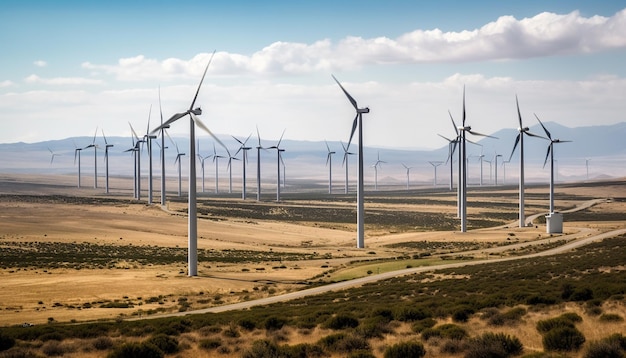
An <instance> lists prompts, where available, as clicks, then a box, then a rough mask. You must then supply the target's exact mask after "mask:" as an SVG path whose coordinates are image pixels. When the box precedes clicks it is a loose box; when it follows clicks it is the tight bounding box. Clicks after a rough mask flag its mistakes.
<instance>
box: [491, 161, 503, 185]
mask: <svg viewBox="0 0 626 358" xmlns="http://www.w3.org/2000/svg"><path fill="white" fill-rule="evenodd" d="M500 157H502V154H497V153H496V155H494V156H493V160H494V162H495V163H494V171H495V179H496V181H495V186H498V158H500Z"/></svg>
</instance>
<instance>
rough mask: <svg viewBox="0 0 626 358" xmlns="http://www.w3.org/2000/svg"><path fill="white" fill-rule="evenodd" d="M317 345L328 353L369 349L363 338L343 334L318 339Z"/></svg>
mask: <svg viewBox="0 0 626 358" xmlns="http://www.w3.org/2000/svg"><path fill="white" fill-rule="evenodd" d="M318 343H319V345H321V346H322V347H324V348H326V349H328V350H330V351H334V352H339V353H347V352H352V351H356V350H370V349H371V348H370V345H369V343H368V342H367V340H366V339H365V338H363V337H358V336H355V335H348V334H345V333H337V334H331V335H329V336H326V337H323V338H322V339H320V340H319V342H318Z"/></svg>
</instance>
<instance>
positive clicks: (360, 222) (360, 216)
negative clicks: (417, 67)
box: [333, 76, 370, 249]
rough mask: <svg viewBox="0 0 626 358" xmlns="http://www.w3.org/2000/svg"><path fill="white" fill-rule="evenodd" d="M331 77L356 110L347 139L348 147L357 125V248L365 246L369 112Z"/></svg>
mask: <svg viewBox="0 0 626 358" xmlns="http://www.w3.org/2000/svg"><path fill="white" fill-rule="evenodd" d="M333 79H334V80H335V82H337V84H338V85H339V87H340V88H341V90H342V91H343V93H344V94H345V95H346V97H348V100H349V101H350V103H351V104H352V106H353V107H354V110H355V111H356V116H355V117H354V121H353V122H352V132H351V133H350V140H348V148H349V147H350V143H351V142H352V137H353V136H354V132H355V131H356V129H357V127H359V144H358V145H359V161H358V166H357V181H358V182H357V194H356V201H357V210H356V220H357V243H356V247H357V248H359V249H363V248H365V200H364V199H365V198H364V196H365V191H364V189H363V113H369V112H370V109H369V108H368V107H365V108H359V106H358V105H357V103H356V100H355V99H354V98H352V96H350V94H349V93H348V91H346V90H345V89H344V88H343V86H342V85H341V83H339V81H338V80H337V79H336V78H335V76H333Z"/></svg>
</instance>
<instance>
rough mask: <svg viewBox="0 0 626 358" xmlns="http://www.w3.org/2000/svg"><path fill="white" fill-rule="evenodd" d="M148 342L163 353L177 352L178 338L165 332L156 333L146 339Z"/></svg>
mask: <svg viewBox="0 0 626 358" xmlns="http://www.w3.org/2000/svg"><path fill="white" fill-rule="evenodd" d="M148 343H150V344H154V345H155V346H156V347H157V348H159V349H160V350H161V351H163V353H165V354H172V353H176V352H178V350H179V348H178V339H176V338H174V337H170V336H167V335H165V334H162V333H161V334H157V335H156V336H152V337H151V338H150V339H148Z"/></svg>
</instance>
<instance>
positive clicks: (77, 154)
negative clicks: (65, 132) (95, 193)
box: [74, 142, 83, 188]
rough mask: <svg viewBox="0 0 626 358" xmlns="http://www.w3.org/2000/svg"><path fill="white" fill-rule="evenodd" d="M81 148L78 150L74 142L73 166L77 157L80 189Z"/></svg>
mask: <svg viewBox="0 0 626 358" xmlns="http://www.w3.org/2000/svg"><path fill="white" fill-rule="evenodd" d="M82 150H83V148H78V147H77V146H76V142H74V165H76V156H78V187H79V188H80V152H81V151H82Z"/></svg>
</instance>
